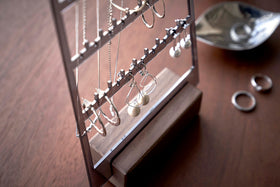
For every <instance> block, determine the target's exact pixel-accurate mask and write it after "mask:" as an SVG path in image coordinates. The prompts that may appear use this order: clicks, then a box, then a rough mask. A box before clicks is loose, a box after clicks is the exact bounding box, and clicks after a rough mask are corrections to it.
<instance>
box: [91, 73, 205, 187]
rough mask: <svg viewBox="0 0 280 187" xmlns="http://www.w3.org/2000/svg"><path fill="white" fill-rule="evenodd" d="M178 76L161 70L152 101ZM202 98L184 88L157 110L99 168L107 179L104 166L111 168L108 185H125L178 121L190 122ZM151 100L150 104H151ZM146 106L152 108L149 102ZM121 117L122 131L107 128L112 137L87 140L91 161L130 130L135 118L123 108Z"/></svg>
mask: <svg viewBox="0 0 280 187" xmlns="http://www.w3.org/2000/svg"><path fill="white" fill-rule="evenodd" d="M178 77H179V76H178V75H176V74H174V73H173V72H171V71H170V70H164V71H163V72H162V73H161V74H160V76H159V77H158V79H159V82H160V81H162V82H160V84H159V86H158V88H157V92H158V93H153V95H155V98H154V100H155V101H154V102H156V96H157V95H161V94H163V93H164V92H165V90H166V89H167V88H168V86H169V87H170V84H172V83H174V82H176V80H177V79H178ZM161 83H163V84H161ZM167 84H169V85H167ZM155 92H156V91H155ZM201 98H202V93H201V91H199V90H198V89H197V88H195V87H194V86H192V85H191V84H187V85H185V86H184V87H183V88H182V89H181V90H180V91H179V92H178V93H177V94H176V95H175V96H174V97H173V98H172V99H171V100H170V101H169V102H168V103H167V104H166V105H165V106H164V107H163V108H162V109H161V110H160V112H159V113H158V114H157V115H156V116H155V117H154V118H153V119H152V120H151V121H150V122H149V123H148V125H147V126H145V127H144V128H143V129H142V130H141V131H140V132H139V133H138V134H137V135H136V136H135V137H134V139H132V140H131V141H130V142H128V143H127V145H126V147H125V148H124V149H122V151H121V152H119V153H118V154H117V155H115V156H114V157H113V158H112V159H111V160H109V161H107V163H109V166H108V164H106V165H105V166H104V170H103V168H101V169H100V168H99V169H100V171H99V172H100V173H101V174H103V175H104V176H106V175H107V176H108V175H109V174H108V172H106V171H108V168H107V167H110V171H111V174H110V176H111V177H110V178H109V180H110V182H111V183H113V184H114V185H116V186H126V185H127V182H128V181H129V177H128V176H129V173H131V172H132V171H133V170H134V168H136V167H137V166H139V165H141V161H142V160H143V159H144V158H145V157H146V156H147V155H149V154H150V153H151V151H152V150H153V149H154V148H155V147H156V146H157V145H159V144H160V142H161V141H162V140H163V139H166V138H170V136H168V135H169V134H170V133H171V132H172V131H174V129H176V128H178V124H179V123H177V122H178V120H179V119H181V118H182V117H184V120H185V119H187V120H191V119H192V118H193V117H194V116H195V115H196V114H197V113H198V112H199V109H200V103H201ZM152 99H153V98H152ZM152 99H151V101H153V100H152ZM149 104H151V106H152V103H149ZM146 112H148V111H146ZM142 115H145V112H144V114H142ZM120 116H122V117H125V118H124V119H125V120H123V122H122V124H121V125H120V126H119V127H121V128H119V127H117V128H116V127H111V126H107V127H108V128H109V132H110V135H111V136H110V137H108V138H106V141H104V138H102V137H100V136H99V135H96V136H94V137H93V138H92V139H91V140H90V145H91V151H92V154H93V156H94V157H93V160H94V161H97V159H99V158H101V157H102V156H104V154H106V151H107V149H108V146H112V145H113V143H114V142H116V141H119V138H121V137H122V136H123V134H122V133H125V132H123V129H125V128H130V127H131V125H132V124H131V123H132V121H133V120H136V119H135V118H132V117H130V116H127V112H126V107H125V108H124V109H123V110H121V112H120ZM185 124H186V123H185ZM185 124H184V125H185ZM104 144H106V146H104ZM107 144H108V145H107ZM109 144H110V145H109Z"/></svg>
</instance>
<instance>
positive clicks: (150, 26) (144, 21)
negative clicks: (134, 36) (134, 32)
mask: <svg viewBox="0 0 280 187" xmlns="http://www.w3.org/2000/svg"><path fill="white" fill-rule="evenodd" d="M147 5H148V6H149V8H150V9H151V10H152V15H153V22H152V24H151V25H149V24H148V22H147V21H146V19H145V16H144V14H143V13H142V15H141V16H142V21H143V23H144V24H145V25H146V27H147V28H148V29H152V28H153V27H154V24H155V13H154V11H153V9H152V7H151V6H150V4H149V3H147Z"/></svg>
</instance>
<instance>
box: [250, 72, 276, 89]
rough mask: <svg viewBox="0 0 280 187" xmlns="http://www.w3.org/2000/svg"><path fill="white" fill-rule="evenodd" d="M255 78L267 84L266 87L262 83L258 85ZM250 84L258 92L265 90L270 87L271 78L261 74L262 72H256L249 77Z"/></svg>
mask: <svg viewBox="0 0 280 187" xmlns="http://www.w3.org/2000/svg"><path fill="white" fill-rule="evenodd" d="M256 79H262V80H264V81H265V83H266V84H267V86H266V87H263V86H262V85H259V84H258V83H257V81H256ZM251 85H252V86H253V87H254V88H255V90H256V91H258V92H265V91H268V90H270V89H271V88H272V80H271V78H270V77H269V76H267V75H263V74H256V75H253V76H252V78H251Z"/></svg>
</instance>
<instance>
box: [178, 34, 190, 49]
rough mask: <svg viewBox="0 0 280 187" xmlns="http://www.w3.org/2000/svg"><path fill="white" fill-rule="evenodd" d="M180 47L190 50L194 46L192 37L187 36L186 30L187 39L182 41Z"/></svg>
mask: <svg viewBox="0 0 280 187" xmlns="http://www.w3.org/2000/svg"><path fill="white" fill-rule="evenodd" d="M180 45H181V47H182V48H184V49H188V48H189V47H190V46H191V45H192V42H191V37H190V35H189V34H188V35H187V34H186V30H185V37H184V38H182V39H181V40H180Z"/></svg>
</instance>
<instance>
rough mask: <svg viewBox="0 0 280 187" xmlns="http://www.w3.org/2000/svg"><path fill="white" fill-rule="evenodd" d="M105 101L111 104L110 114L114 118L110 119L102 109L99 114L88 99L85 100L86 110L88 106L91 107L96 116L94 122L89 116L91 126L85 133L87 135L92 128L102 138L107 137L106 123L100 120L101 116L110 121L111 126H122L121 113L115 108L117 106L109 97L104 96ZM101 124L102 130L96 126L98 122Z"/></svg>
mask: <svg viewBox="0 0 280 187" xmlns="http://www.w3.org/2000/svg"><path fill="white" fill-rule="evenodd" d="M104 97H105V99H106V100H107V102H108V103H109V104H110V112H111V115H112V117H113V118H114V119H113V118H109V117H108V116H107V115H106V114H105V113H104V112H103V110H102V109H101V108H100V109H99V112H98V113H97V112H96V110H95V109H94V108H93V107H92V106H91V104H90V102H89V101H88V100H86V99H84V100H83V106H84V107H85V108H86V106H89V107H90V109H91V110H92V112H93V114H94V115H95V118H94V120H92V119H91V118H90V117H89V116H88V119H89V121H90V125H89V126H88V127H87V128H86V131H85V132H84V133H87V132H89V131H91V129H92V127H94V128H95V130H96V131H97V132H98V133H99V134H101V135H102V136H106V134H107V133H106V128H105V126H104V123H103V122H102V120H101V118H100V114H101V115H102V116H103V117H104V118H105V119H106V120H107V121H108V123H110V124H111V125H114V126H118V125H120V122H121V120H120V116H119V112H118V110H117V108H116V106H115V104H114V103H113V101H112V100H111V99H110V98H109V97H108V96H107V95H105V96H104ZM97 120H98V122H99V123H100V125H101V128H99V127H97V126H96V122H97Z"/></svg>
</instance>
